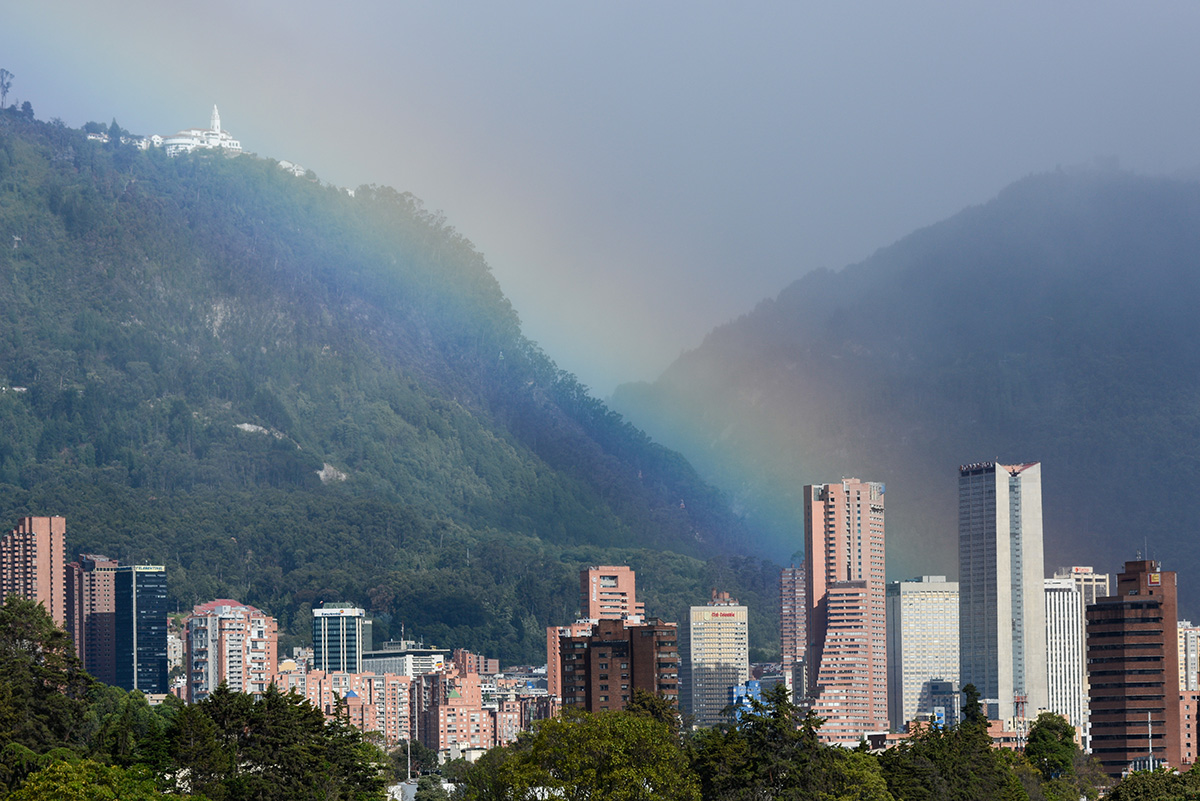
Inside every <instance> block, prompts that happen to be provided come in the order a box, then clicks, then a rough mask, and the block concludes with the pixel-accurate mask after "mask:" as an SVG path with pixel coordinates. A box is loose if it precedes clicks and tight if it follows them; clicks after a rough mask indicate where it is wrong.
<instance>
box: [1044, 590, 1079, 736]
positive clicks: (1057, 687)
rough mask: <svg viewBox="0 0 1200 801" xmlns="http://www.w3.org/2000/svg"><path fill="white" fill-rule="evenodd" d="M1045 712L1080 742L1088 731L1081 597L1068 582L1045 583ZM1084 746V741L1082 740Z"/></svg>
mask: <svg viewBox="0 0 1200 801" xmlns="http://www.w3.org/2000/svg"><path fill="white" fill-rule="evenodd" d="M1043 586H1044V588H1045V593H1046V667H1047V674H1046V695H1047V699H1048V700H1047V701H1046V709H1048V710H1049V711H1050V712H1055V713H1057V714H1059V715H1062V716H1063V717H1064V718H1066V719H1067V722H1068V723H1070V724H1071V725H1072V726H1074V727H1075V730H1076V731H1078V732H1079V733H1080V734H1081V735H1083V737H1084V738H1086V736H1087V731H1088V717H1087V692H1088V691H1087V665H1086V662H1085V661H1084V624H1083V605H1082V604H1081V603H1080V602H1079V597H1080V595H1081V594H1082V593H1081V592H1080V590H1079V586H1078V585H1077V584H1076V582H1075V580H1074V579H1072V578H1052V579H1045V581H1044V584H1043ZM1084 743H1085V745H1086V739H1085V740H1084Z"/></svg>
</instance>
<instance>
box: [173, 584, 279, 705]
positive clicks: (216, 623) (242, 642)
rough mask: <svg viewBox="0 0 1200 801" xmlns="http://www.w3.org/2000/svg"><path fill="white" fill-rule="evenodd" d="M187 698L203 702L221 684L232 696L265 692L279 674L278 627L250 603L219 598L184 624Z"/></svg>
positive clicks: (192, 701)
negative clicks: (231, 691)
mask: <svg viewBox="0 0 1200 801" xmlns="http://www.w3.org/2000/svg"><path fill="white" fill-rule="evenodd" d="M184 638H185V639H184V657H183V664H184V666H185V667H186V668H187V672H188V681H187V700H188V702H189V703H196V702H197V701H202V700H203V699H205V698H207V697H208V695H209V693H211V692H212V691H213V690H215V689H217V687H218V686H219V685H220V684H221V682H225V684H226V685H227V686H228V687H229V689H231V690H233V691H235V692H244V693H252V694H258V693H263V692H266V689H267V687H268V685H270V683H271V681H272V679H273V677H274V676H275V675H276V673H277V672H278V669H279V668H278V664H279V660H278V651H279V625H278V623H277V622H276V620H275V618H273V617H271V616H270V615H268V614H267V613H266V612H264V611H262V610H261V609H258V608H256V607H253V606H250V605H249V604H243V603H240V602H238V601H234V600H231V599H229V598H219V599H217V600H215V601H209V602H208V603H206V604H201V605H199V606H196V607H194V608H193V609H192V613H191V614H190V615H188V617H187V620H186V621H184Z"/></svg>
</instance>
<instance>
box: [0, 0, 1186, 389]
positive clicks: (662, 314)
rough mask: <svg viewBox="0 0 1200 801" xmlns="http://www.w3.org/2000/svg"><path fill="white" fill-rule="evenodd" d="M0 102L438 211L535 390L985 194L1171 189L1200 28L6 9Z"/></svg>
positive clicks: (1140, 13) (1176, 15) (817, 8)
mask: <svg viewBox="0 0 1200 801" xmlns="http://www.w3.org/2000/svg"><path fill="white" fill-rule="evenodd" d="M7 5H11V6H13V7H10V8H9V9H8V10H7V13H5V14H4V15H3V18H2V19H0V22H2V24H0V44H2V45H3V48H2V51H0V52H2V55H0V67H5V68H7V69H9V70H10V71H12V72H13V73H14V74H15V75H16V79H15V81H14V83H13V89H12V92H11V93H10V95H9V101H10V102H11V101H12V100H13V99H14V98H16V99H18V100H26V99H28V100H30V101H31V102H32V103H33V106H34V109H35V111H36V113H37V114H38V116H39V117H41V118H44V119H48V118H51V117H61V118H62V119H63V120H64V121H65V122H67V123H68V124H70V125H72V126H79V125H82V124H83V123H84V122H86V121H87V120H92V119H94V120H99V121H103V122H107V121H109V120H111V119H113V118H114V117H115V118H116V119H117V120H118V121H119V122H120V123H121V125H122V126H123V127H125V128H129V129H131V130H133V131H135V132H138V133H155V132H157V133H164V134H165V133H171V132H173V131H175V130H177V129H180V128H184V127H191V126H196V125H204V124H206V123H207V121H208V116H209V111H210V109H211V106H212V104H213V103H217V104H218V105H219V106H220V109H221V116H222V122H223V123H224V126H225V127H226V128H227V129H228V130H230V131H231V132H232V133H233V134H234V135H235V136H237V137H238V138H240V139H241V140H242V142H243V145H244V146H245V147H246V148H247V149H249V150H252V151H254V152H257V153H259V154H260V155H264V156H271V157H274V158H280V159H290V160H292V161H296V162H299V163H300V164H303V165H304V166H306V167H309V168H311V169H313V170H315V171H316V172H317V174H318V175H319V176H320V177H321V178H323V179H324V180H327V181H330V182H333V183H337V184H340V185H345V186H355V185H358V184H361V183H380V184H389V185H392V186H394V187H396V188H397V189H400V190H402V191H411V192H413V193H414V194H415V195H417V196H418V197H420V198H422V199H423V200H424V201H425V203H426V205H427V206H428V207H430V208H431V209H441V210H444V212H445V214H446V215H447V217H448V218H449V220H450V221H451V223H452V224H454V225H455V226H456V227H457V228H458V229H459V230H460V231H461V232H463V233H464V234H465V235H466V236H467V237H469V238H470V239H471V240H472V241H473V242H475V244H476V245H477V246H478V247H479V249H480V250H481V251H482V252H483V253H484V255H485V256H486V257H487V259H488V261H489V263H490V264H491V265H492V268H493V270H494V272H495V274H496V276H497V278H498V279H499V281H500V283H501V285H502V286H503V288H504V290H505V292H506V293H507V294H508V296H509V297H510V298H511V300H512V301H513V303H514V305H515V306H516V308H517V310H518V311H519V312H520V315H521V318H522V320H523V321H524V323H525V331H526V334H527V335H529V336H530V337H531V338H533V339H535V340H537V341H538V342H539V343H540V344H541V345H542V347H543V349H544V350H545V351H546V352H547V353H548V354H549V355H551V356H552V357H553V358H554V359H555V360H556V361H558V362H559V364H560V366H562V367H564V368H566V369H568V370H570V371H572V372H574V373H576V374H577V375H578V376H579V377H580V379H581V380H583V381H584V383H586V384H588V385H590V386H592V387H593V388H594V389H595V391H596V392H597V393H598V394H600V395H607V394H608V393H609V392H610V391H611V390H612V388H613V387H614V386H615V385H616V384H617V383H619V382H621V381H627V380H636V379H646V378H652V377H654V376H655V375H657V373H658V372H659V371H661V370H662V369H663V368H664V367H666V366H667V364H669V363H670V361H671V360H672V359H674V358H675V357H676V356H677V355H678V354H679V353H680V352H681V351H682V350H684V349H687V348H690V347H694V346H696V345H697V344H699V342H700V340H701V338H702V337H703V335H704V334H705V333H706V332H707V331H708V330H710V329H711V328H713V327H714V326H716V325H719V324H720V323H722V322H725V321H727V320H729V319H731V318H733V317H736V316H738V315H739V314H742V313H744V312H746V311H748V310H749V309H750V308H752V307H753V305H754V304H755V303H757V302H758V301H760V300H762V299H763V298H766V297H769V296H773V295H774V294H776V293H777V292H778V291H779V290H780V289H782V288H783V286H785V285H786V284H787V283H789V282H790V281H792V280H793V279H795V278H797V277H799V276H800V275H802V274H803V273H804V272H806V271H807V270H809V269H812V268H814V267H833V268H836V267H841V266H843V265H845V264H847V263H849V262H853V261H857V260H860V259H862V258H864V257H865V256H867V255H869V254H870V253H871V252H873V251H874V250H875V249H877V248H879V247H882V246H884V245H887V244H890V243H891V242H892V241H894V240H895V239H897V238H899V237H900V236H903V235H904V234H906V233H908V232H910V231H911V230H913V229H914V228H918V227H921V226H924V225H928V224H930V223H933V222H936V221H937V220H939V219H942V218H944V217H946V216H949V215H950V214H952V213H954V212H956V211H958V210H959V209H961V208H962V207H964V206H966V205H970V204H974V203H980V202H983V201H985V200H987V199H988V198H989V197H991V196H992V195H994V194H995V193H996V192H997V191H999V190H1000V189H1002V188H1003V187H1004V186H1005V185H1006V184H1008V183H1010V182H1011V181H1013V180H1016V179H1018V178H1020V177H1022V176H1024V175H1027V174H1029V173H1032V172H1041V171H1045V170H1052V169H1054V168H1055V167H1056V166H1059V165H1063V166H1066V165H1071V164H1076V163H1080V162H1085V161H1089V160H1091V159H1093V158H1095V157H1097V156H1116V157H1118V158H1119V159H1120V160H1121V163H1122V165H1123V166H1125V167H1127V168H1129V169H1133V170H1136V171H1140V172H1173V171H1175V170H1179V169H1184V168H1192V167H1194V166H1196V165H1197V164H1200V156H1198V155H1197V142H1198V138H1197V137H1198V134H1200V107H1198V104H1197V102H1196V94H1197V93H1196V87H1197V78H1198V77H1200V74H1198V70H1197V66H1198V61H1200V57H1198V55H1197V54H1198V53H1200V47H1198V46H1197V38H1198V34H1200V4H1197V3H1160V4H1132V3H1105V2H1099V3H1097V2H1087V3H1084V2H1075V3H1055V2H1049V3H1047V2H1040V3H1032V2H1030V3H1006V4H988V5H984V4H973V3H966V4H959V3H904V4H901V3H819V4H818V3H812V4H807V3H751V4H734V3H722V4H716V3H679V2H659V3H654V2H651V3H644V2H642V3H634V2H612V3H604V4H600V3H593V4H584V3H561V2H559V3H549V2H546V3H521V4H503V3H477V2H471V3H468V2H459V3H432V2H425V3H394V2H358V3H345V4H334V3H315V2H288V3H285V2H241V3H233V2H220V0H215V1H214V2H209V3H207V4H204V5H203V6H195V5H193V6H183V5H180V4H174V3H163V2H148V1H146V0H131V1H130V2H125V3H122V4H120V8H119V10H118V9H115V8H112V7H105V6H106V4H96V3H85V2H75V3H64V2H56V1H55V0H49V1H48V2H39V3H27V4H25V3H23V4H7Z"/></svg>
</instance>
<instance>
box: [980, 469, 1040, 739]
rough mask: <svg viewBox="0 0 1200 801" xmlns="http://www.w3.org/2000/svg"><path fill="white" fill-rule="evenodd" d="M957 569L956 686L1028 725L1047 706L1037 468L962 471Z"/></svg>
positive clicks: (1004, 717) (1001, 714) (1003, 716)
mask: <svg viewBox="0 0 1200 801" xmlns="http://www.w3.org/2000/svg"><path fill="white" fill-rule="evenodd" d="M958 567H959V653H960V660H961V662H960V672H959V679H960V681H961V682H962V684H963V685H964V686H965V685H967V684H974V685H975V688H976V689H978V690H979V692H980V694H981V695H982V697H983V698H984V699H986V700H994V701H995V702H996V706H997V708H998V710H999V717H1000V719H1001V720H1009V719H1012V718H1022V719H1031V718H1033V717H1035V716H1036V715H1037V710H1039V709H1044V708H1045V707H1046V705H1047V702H1048V700H1049V699H1048V692H1047V687H1046V680H1047V673H1046V635H1045V629H1046V605H1045V604H1046V602H1045V598H1044V597H1043V596H1044V593H1045V590H1044V588H1043V585H1042V582H1043V581H1044V580H1045V571H1044V568H1043V563H1042V466H1041V464H1040V463H1038V462H1030V463H1027V464H1018V465H1002V464H995V463H992V462H986V463H977V464H970V465H963V466H962V467H960V468H959V479H958Z"/></svg>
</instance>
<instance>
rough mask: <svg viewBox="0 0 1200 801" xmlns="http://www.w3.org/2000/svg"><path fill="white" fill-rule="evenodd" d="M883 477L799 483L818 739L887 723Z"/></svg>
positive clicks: (841, 737) (851, 735)
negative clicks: (801, 487) (820, 723)
mask: <svg viewBox="0 0 1200 801" xmlns="http://www.w3.org/2000/svg"><path fill="white" fill-rule="evenodd" d="M883 496H884V486H883V484H879V483H875V482H869V481H860V480H859V479H856V478H850V479H843V480H842V481H841V483H837V484H813V485H809V486H806V487H805V488H804V553H805V568H806V573H805V580H806V583H807V590H806V591H807V603H806V606H807V628H808V652H807V653H808V656H807V658H806V660H805V663H806V672H807V679H808V680H807V684H808V688H807V689H808V703H809V705H810V706H811V708H812V710H813V711H814V712H815V713H816V714H817V715H819V716H820V717H822V718H825V725H824V726H822V727H821V730H820V736H821V739H822V740H824V741H826V742H836V743H858V742H859V741H860V740H861V739H862V737H863V735H865V734H866V733H867V732H878V731H887V730H888V685H887V625H886V615H887V612H886V602H885V598H886V590H887V587H886V585H885V578H884V536H883Z"/></svg>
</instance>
